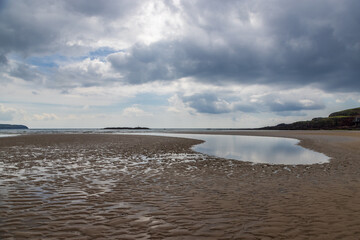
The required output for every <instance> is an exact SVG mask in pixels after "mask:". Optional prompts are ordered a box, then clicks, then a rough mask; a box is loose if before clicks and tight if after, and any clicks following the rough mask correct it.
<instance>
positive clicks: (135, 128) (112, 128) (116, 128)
mask: <svg viewBox="0 0 360 240" xmlns="http://www.w3.org/2000/svg"><path fill="white" fill-rule="evenodd" d="M104 129H108V130H149V129H150V128H147V127H106V128H104Z"/></svg>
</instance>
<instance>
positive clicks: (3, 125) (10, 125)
mask: <svg viewBox="0 0 360 240" xmlns="http://www.w3.org/2000/svg"><path fill="white" fill-rule="evenodd" d="M0 129H29V128H28V127H27V126H25V125H14V124H0Z"/></svg>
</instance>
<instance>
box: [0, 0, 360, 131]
mask: <svg viewBox="0 0 360 240" xmlns="http://www.w3.org/2000/svg"><path fill="white" fill-rule="evenodd" d="M359 9H360V1H358V0H342V1H338V0H317V1H313V0H311V1H310V0H302V1H297V0H296V1H295V0H294V1H293V0H268V1H262V0H238V1H234V0H227V1H220V0H216V1H215V0H157V1H152V0H140V1H137V0H131V1H129V0H123V1H121V0H106V1H98V0H76V1H73V0H62V1H61V0H53V1H52V0H32V1H28V0H16V1H10V0H9V1H7V0H5V1H4V0H0V86H1V87H0V123H14V124H25V125H27V126H28V127H30V128H72V127H73V128H102V127H109V126H129V127H136V126H143V127H145V126H146V127H151V128H252V127H262V126H269V125H275V124H279V123H290V122H293V121H299V120H309V119H312V118H314V117H325V116H327V115H329V114H330V113H331V112H334V111H338V110H343V109H347V108H355V107H360V94H359V93H360V31H359V30H360V11H359Z"/></svg>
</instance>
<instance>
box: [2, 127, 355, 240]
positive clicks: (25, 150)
mask: <svg viewBox="0 0 360 240" xmlns="http://www.w3.org/2000/svg"><path fill="white" fill-rule="evenodd" d="M189 133H199V132H194V131H191V132H189ZM211 134H229V135H231V134H234V135H251V136H269V137H271V136H273V137H285V138H296V139H299V140H300V143H299V144H300V145H301V146H303V147H306V148H308V149H311V150H315V151H318V152H321V153H324V154H326V155H327V156H329V157H330V158H331V160H330V162H329V163H325V164H313V165H270V164H252V163H249V162H241V161H237V160H229V159H221V158H216V157H213V156H207V155H204V154H200V153H197V152H194V151H192V150H191V146H193V145H195V144H199V143H201V141H199V140H194V139H185V138H169V137H157V136H137V135H124V134H121V135H120V134H119V135H117V134H28V135H21V136H14V137H6V138H1V139H0V170H1V171H0V239H359V236H360V218H359V216H360V147H359V146H360V132H359V131H211Z"/></svg>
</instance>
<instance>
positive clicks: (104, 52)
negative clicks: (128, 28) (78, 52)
mask: <svg viewBox="0 0 360 240" xmlns="http://www.w3.org/2000/svg"><path fill="white" fill-rule="evenodd" d="M117 52H123V50H115V49H113V48H109V47H101V48H98V49H96V50H94V51H91V52H89V55H88V56H87V57H89V58H90V59H95V58H103V57H106V56H108V55H110V54H112V53H117Z"/></svg>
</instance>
